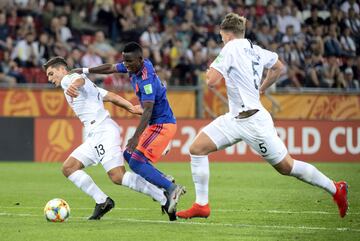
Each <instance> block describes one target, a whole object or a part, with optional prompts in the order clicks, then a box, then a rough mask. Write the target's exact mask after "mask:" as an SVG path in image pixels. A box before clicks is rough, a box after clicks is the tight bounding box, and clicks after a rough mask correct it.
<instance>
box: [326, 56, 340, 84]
mask: <svg viewBox="0 0 360 241" xmlns="http://www.w3.org/2000/svg"><path fill="white" fill-rule="evenodd" d="M323 68H324V73H323V75H324V78H323V80H324V84H325V86H326V87H328V88H345V86H346V83H345V80H344V75H343V73H342V72H341V70H340V63H339V59H338V58H337V57H336V56H328V58H327V61H326V62H324V67H323Z"/></svg>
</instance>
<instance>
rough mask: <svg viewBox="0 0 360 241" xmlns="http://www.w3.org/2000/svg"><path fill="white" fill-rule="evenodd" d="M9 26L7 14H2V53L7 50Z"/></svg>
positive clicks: (0, 45)
mask: <svg viewBox="0 0 360 241" xmlns="http://www.w3.org/2000/svg"><path fill="white" fill-rule="evenodd" d="M9 32H10V31H9V26H8V25H7V24H6V14H5V13H4V12H0V51H1V50H2V49H6V38H7V37H8V36H9Z"/></svg>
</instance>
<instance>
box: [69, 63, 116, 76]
mask: <svg viewBox="0 0 360 241" xmlns="http://www.w3.org/2000/svg"><path fill="white" fill-rule="evenodd" d="M70 73H78V74H89V73H90V74H113V73H118V71H117V69H116V65H115V64H102V65H99V66H96V67H92V68H76V69H72V70H71V71H70Z"/></svg>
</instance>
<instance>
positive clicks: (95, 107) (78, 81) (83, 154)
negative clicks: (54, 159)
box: [44, 57, 168, 220]
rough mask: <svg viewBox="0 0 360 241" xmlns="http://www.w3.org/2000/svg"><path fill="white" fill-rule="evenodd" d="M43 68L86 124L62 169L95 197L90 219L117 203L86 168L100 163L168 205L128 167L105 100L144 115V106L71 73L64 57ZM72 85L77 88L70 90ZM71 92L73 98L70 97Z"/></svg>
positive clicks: (119, 180) (117, 178)
mask: <svg viewBox="0 0 360 241" xmlns="http://www.w3.org/2000/svg"><path fill="white" fill-rule="evenodd" d="M44 69H45V71H46V75H47V77H48V81H49V82H51V83H53V84H55V86H60V85H61V87H62V89H63V90H64V94H65V97H66V100H67V102H68V104H69V105H70V106H71V108H72V109H73V110H74V112H75V114H76V116H77V117H78V118H79V119H80V121H81V122H82V123H83V125H84V127H85V132H86V140H85V142H84V143H83V144H81V145H80V146H79V147H77V148H76V149H75V150H74V151H73V152H72V153H71V154H70V156H69V157H68V158H67V159H66V160H65V162H64V163H63V166H62V172H63V174H64V175H65V177H67V178H68V179H69V180H70V181H71V182H73V183H74V184H75V186H77V187H78V188H80V189H81V190H82V191H83V192H85V193H86V194H88V195H89V196H91V197H92V198H93V199H94V200H95V202H96V205H95V209H94V212H93V214H92V216H91V217H89V220H98V219H100V218H101V217H102V216H103V215H104V214H105V213H107V212H108V211H110V210H111V209H112V208H113V207H114V206H115V203H114V201H113V200H112V199H111V198H110V197H109V196H107V195H106V194H105V193H104V192H103V191H102V190H101V189H100V188H99V187H98V186H97V185H96V184H95V182H94V181H93V180H92V178H91V177H90V176H89V175H88V174H87V173H86V172H85V171H84V170H83V169H84V168H85V167H88V166H91V165H97V164H99V163H101V164H102V166H103V167H104V169H105V171H106V172H107V174H108V176H109V178H110V179H111V181H112V182H113V183H115V184H118V185H123V186H126V187H129V188H130V189H133V190H135V191H138V192H141V193H144V194H146V195H149V196H151V197H152V198H153V199H155V200H157V201H158V202H159V203H160V204H161V205H165V204H166V203H167V202H168V200H167V198H166V196H165V194H164V191H163V190H162V189H159V188H158V187H157V186H155V185H153V184H151V183H149V182H147V181H146V180H145V179H144V178H142V177H141V176H139V175H137V174H135V173H132V172H128V171H126V170H125V167H124V159H123V153H122V150H121V147H120V142H121V141H120V130H119V126H118V125H117V124H116V123H115V122H114V121H113V120H112V119H111V118H110V115H109V113H108V111H107V110H106V109H105V108H104V104H103V101H108V102H112V103H113V104H115V105H117V106H119V107H122V108H124V109H126V110H128V111H129V112H131V113H134V114H141V113H142V109H141V107H140V106H133V105H132V104H131V103H130V102H129V101H127V100H125V99H123V98H122V97H120V96H119V95H116V94H114V93H112V92H109V91H106V90H104V89H101V88H99V87H97V86H96V85H95V84H94V83H93V82H91V80H89V79H88V78H87V77H86V75H85V74H82V75H80V74H77V73H73V74H69V70H68V66H67V63H66V61H65V59H64V58H62V57H54V58H52V59H50V60H49V61H48V62H47V63H45V64H44ZM69 88H70V89H72V90H78V91H77V92H76V93H69ZM70 94H71V96H74V97H70Z"/></svg>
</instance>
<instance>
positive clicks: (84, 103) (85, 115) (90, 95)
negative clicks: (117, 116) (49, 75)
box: [61, 73, 110, 134]
mask: <svg viewBox="0 0 360 241" xmlns="http://www.w3.org/2000/svg"><path fill="white" fill-rule="evenodd" d="M79 78H83V79H84V80H85V84H84V85H83V86H82V87H80V88H79V96H78V97H76V98H72V97H70V96H69V95H67V94H66V93H65V92H66V90H67V88H68V87H69V86H70V84H71V83H72V82H73V81H74V80H76V79H79ZM61 87H62V88H63V90H64V93H65V98H66V100H67V102H68V103H69V105H70V107H71V108H72V109H73V111H74V112H75V114H76V116H77V117H79V119H80V121H81V122H82V123H83V125H84V127H85V132H86V133H87V134H88V133H89V132H90V131H92V130H93V129H94V128H95V127H96V126H97V125H99V124H100V123H101V122H102V121H103V120H105V119H106V118H107V117H109V116H110V114H109V112H108V111H107V110H106V109H105V108H104V103H103V97H104V96H106V95H107V93H108V92H107V91H106V90H104V89H102V88H99V87H97V86H96V85H95V84H94V83H93V82H92V81H91V80H90V79H89V78H88V77H87V76H86V75H85V74H82V75H80V74H77V73H74V74H68V75H65V76H64V77H63V79H62V80H61Z"/></svg>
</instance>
